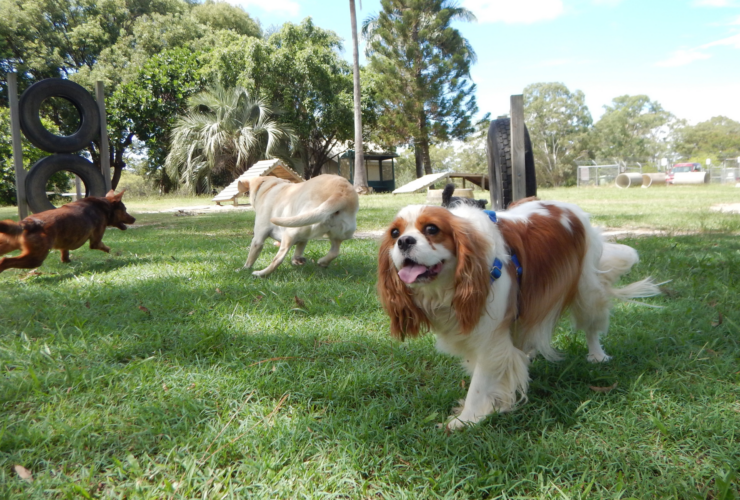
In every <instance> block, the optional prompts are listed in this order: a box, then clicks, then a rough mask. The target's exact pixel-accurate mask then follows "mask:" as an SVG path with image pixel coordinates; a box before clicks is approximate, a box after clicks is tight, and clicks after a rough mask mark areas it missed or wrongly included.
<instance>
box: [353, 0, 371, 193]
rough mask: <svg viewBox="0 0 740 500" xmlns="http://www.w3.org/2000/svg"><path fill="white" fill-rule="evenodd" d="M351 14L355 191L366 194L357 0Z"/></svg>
mask: <svg viewBox="0 0 740 500" xmlns="http://www.w3.org/2000/svg"><path fill="white" fill-rule="evenodd" d="M349 14H350V16H349V17H350V21H351V23H352V62H353V64H352V76H353V81H354V100H355V179H354V181H355V182H354V184H355V191H357V192H358V193H360V194H366V193H367V192H368V191H369V190H368V186H367V171H366V170H365V150H364V147H363V144H362V106H361V104H362V102H361V99H360V54H359V50H358V48H357V16H356V15H355V0H349Z"/></svg>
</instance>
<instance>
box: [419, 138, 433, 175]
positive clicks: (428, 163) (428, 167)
mask: <svg viewBox="0 0 740 500" xmlns="http://www.w3.org/2000/svg"><path fill="white" fill-rule="evenodd" d="M421 159H422V161H423V162H424V173H425V174H431V173H432V159H431V158H430V157H429V139H427V138H426V137H425V138H423V139H422V140H421Z"/></svg>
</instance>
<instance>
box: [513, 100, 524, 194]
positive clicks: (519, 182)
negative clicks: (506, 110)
mask: <svg viewBox="0 0 740 500" xmlns="http://www.w3.org/2000/svg"><path fill="white" fill-rule="evenodd" d="M511 177H512V179H511V181H512V188H511V191H512V192H511V201H517V200H521V199H522V198H525V197H526V196H527V180H526V179H527V173H526V170H525V162H524V96H523V95H521V94H519V95H513V96H511Z"/></svg>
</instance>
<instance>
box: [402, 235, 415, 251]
mask: <svg viewBox="0 0 740 500" xmlns="http://www.w3.org/2000/svg"><path fill="white" fill-rule="evenodd" d="M414 245H416V238H414V237H413V236H402V237H400V238H398V248H399V249H400V250H401V251H402V252H405V251H406V250H408V249H409V248H410V247H412V246H414Z"/></svg>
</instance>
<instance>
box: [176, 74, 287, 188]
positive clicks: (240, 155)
mask: <svg viewBox="0 0 740 500" xmlns="http://www.w3.org/2000/svg"><path fill="white" fill-rule="evenodd" d="M188 107H189V111H188V113H186V114H185V115H184V116H182V117H180V118H179V119H178V120H177V123H176V124H175V128H174V130H173V131H172V141H171V148H170V152H169V154H168V155H167V159H166V161H165V168H166V169H167V172H168V174H169V175H170V176H171V177H173V178H174V177H177V176H179V177H180V178H181V179H182V181H183V183H184V184H185V186H187V187H188V188H189V189H191V190H192V191H197V192H208V191H209V190H210V186H211V179H212V176H213V175H214V174H219V173H225V174H227V175H228V177H229V178H234V177H236V176H238V175H239V174H241V173H243V172H244V171H245V170H247V169H248V168H249V167H251V166H252V165H253V164H254V163H255V162H257V161H258V160H262V159H264V158H265V157H278V158H280V157H282V158H286V159H287V158H289V150H288V146H289V143H290V142H291V140H292V139H293V132H292V130H290V128H289V127H287V126H286V125H284V124H282V123H280V122H279V121H278V120H277V119H276V117H275V114H274V113H273V111H272V109H271V107H270V106H268V105H267V104H266V103H265V102H263V101H262V100H260V99H255V98H253V97H251V96H250V95H249V93H248V92H247V91H246V90H244V89H242V88H232V89H225V88H223V87H220V86H216V87H214V88H211V89H208V90H205V91H203V92H201V93H199V94H196V95H194V96H193V97H191V98H190V99H189V100H188Z"/></svg>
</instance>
